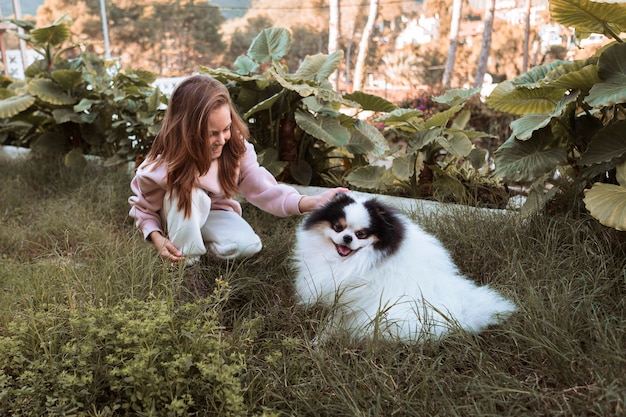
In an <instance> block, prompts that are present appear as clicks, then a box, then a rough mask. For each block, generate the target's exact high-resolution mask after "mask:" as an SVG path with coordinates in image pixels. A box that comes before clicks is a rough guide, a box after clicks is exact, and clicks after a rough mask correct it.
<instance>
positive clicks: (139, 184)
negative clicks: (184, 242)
mask: <svg viewBox="0 0 626 417" xmlns="http://www.w3.org/2000/svg"><path fill="white" fill-rule="evenodd" d="M130 188H131V190H132V191H133V194H134V195H132V196H131V197H130V198H129V199H128V203H129V204H130V206H131V208H130V212H129V213H128V214H129V215H130V216H131V217H133V218H134V219H135V225H136V226H137V227H138V228H139V230H141V232H142V233H143V236H144V238H145V239H146V240H147V239H148V237H149V236H150V233H152V232H154V231H159V232H161V233H163V226H162V224H161V215H160V214H159V211H160V210H161V208H162V207H163V198H164V197H165V188H166V175H165V166H164V164H157V165H149V166H148V167H146V163H145V162H144V163H143V164H142V165H141V166H140V167H139V168H138V169H137V173H136V174H135V177H134V178H133V179H132V181H131V183H130Z"/></svg>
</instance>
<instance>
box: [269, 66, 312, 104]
mask: <svg viewBox="0 0 626 417" xmlns="http://www.w3.org/2000/svg"><path fill="white" fill-rule="evenodd" d="M272 75H273V76H274V78H275V79H276V81H278V83H279V84H280V85H281V86H282V87H284V88H286V89H287V90H291V91H295V92H296V93H298V94H299V95H300V96H302V97H308V96H310V95H312V94H315V92H316V90H317V88H316V87H314V86H312V85H310V84H307V83H306V82H305V81H304V80H302V79H291V78H290V77H288V76H287V74H285V73H284V71H282V70H281V69H280V67H279V66H277V65H274V66H273V67H272Z"/></svg>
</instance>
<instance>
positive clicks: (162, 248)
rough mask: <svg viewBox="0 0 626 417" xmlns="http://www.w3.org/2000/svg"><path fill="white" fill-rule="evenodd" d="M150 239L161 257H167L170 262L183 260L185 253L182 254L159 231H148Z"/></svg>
mask: <svg viewBox="0 0 626 417" xmlns="http://www.w3.org/2000/svg"><path fill="white" fill-rule="evenodd" d="M150 240H152V243H153V244H154V247H155V248H156V250H157V252H158V253H159V256H160V257H161V258H163V259H169V260H171V261H172V262H178V261H184V260H185V255H183V253H182V252H181V251H179V250H178V248H177V247H176V246H174V244H173V243H172V242H170V240H169V239H168V238H166V237H165V236H163V235H162V234H161V233H160V232H157V231H154V232H152V233H150Z"/></svg>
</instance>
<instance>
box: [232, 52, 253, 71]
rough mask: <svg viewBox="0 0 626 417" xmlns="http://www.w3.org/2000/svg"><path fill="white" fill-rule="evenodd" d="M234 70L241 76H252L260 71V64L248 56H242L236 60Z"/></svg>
mask: <svg viewBox="0 0 626 417" xmlns="http://www.w3.org/2000/svg"><path fill="white" fill-rule="evenodd" d="M233 68H234V69H235V72H236V73H237V74H239V75H250V74H252V73H254V72H257V71H258V70H259V64H257V63H256V62H254V61H253V60H251V59H250V57H249V56H247V55H240V56H238V57H237V59H235V63H234V64H233Z"/></svg>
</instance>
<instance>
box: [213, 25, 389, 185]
mask: <svg viewBox="0 0 626 417" xmlns="http://www.w3.org/2000/svg"><path fill="white" fill-rule="evenodd" d="M291 46H292V39H291V34H290V32H289V31H287V30H286V29H283V28H267V29H264V30H263V31H261V32H260V33H259V34H258V35H257V36H256V37H255V38H254V40H253V42H252V44H251V45H250V47H249V48H248V52H247V53H246V55H243V56H240V57H239V58H238V59H237V60H236V61H235V63H234V68H233V69H227V68H217V69H211V68H207V67H200V72H203V73H207V74H209V75H211V76H213V77H215V78H217V79H219V80H221V81H222V82H223V83H225V84H226V85H227V86H228V88H229V90H230V92H231V96H232V97H233V101H234V102H235V104H236V105H237V106H238V108H239V110H240V112H241V113H242V114H243V116H244V118H245V119H246V120H247V121H248V123H249V126H250V128H251V134H252V139H253V140H254V142H255V145H256V146H257V147H258V148H259V156H260V158H261V160H262V163H263V165H265V166H266V167H267V168H268V169H269V170H270V171H271V172H272V173H273V174H274V175H276V176H279V177H282V178H283V179H287V180H291V181H295V182H298V183H301V184H307V185H308V184H320V183H322V182H323V179H322V177H323V175H334V176H337V177H341V176H343V175H344V174H345V173H346V172H347V171H348V170H349V169H350V167H351V166H352V164H353V162H354V160H355V155H360V156H361V159H363V157H364V156H363V154H364V153H365V152H371V153H378V154H381V153H382V152H383V151H384V150H385V149H386V148H387V144H386V141H385V139H384V137H383V136H382V134H381V133H380V132H379V131H378V130H376V129H367V128H362V122H361V121H360V120H359V119H358V117H356V115H357V114H358V110H359V108H360V103H357V102H355V101H350V100H347V99H344V98H343V97H341V95H340V94H339V93H337V92H336V91H334V89H333V86H332V84H331V83H330V82H329V77H330V76H331V75H332V74H333V73H334V72H335V71H336V69H337V67H338V65H339V62H340V61H341V59H342V57H343V52H341V51H337V52H334V53H332V54H329V55H327V54H316V55H308V56H306V57H305V59H304V60H303V61H302V63H301V64H300V66H299V67H298V68H297V70H296V71H295V72H293V73H291V72H289V68H288V67H286V66H285V65H283V64H282V61H281V60H282V59H283V58H284V57H285V56H286V55H287V54H288V53H289V51H290V49H291ZM361 98H362V99H363V100H364V101H366V102H367V101H368V100H371V102H374V104H373V105H374V106H380V105H381V102H384V103H383V105H384V106H387V107H388V106H391V107H395V106H394V105H393V104H391V103H389V102H387V101H385V100H382V99H380V98H377V97H373V96H370V95H367V94H363V95H362V96H361ZM342 106H344V107H347V108H352V109H354V110H355V111H354V112H353V115H352V116H349V115H347V114H345V113H341V112H340V111H339V110H340V108H341V107H342ZM351 152H354V153H351ZM330 173H332V174H330Z"/></svg>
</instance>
